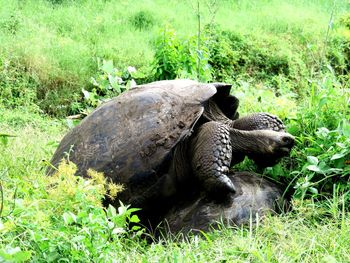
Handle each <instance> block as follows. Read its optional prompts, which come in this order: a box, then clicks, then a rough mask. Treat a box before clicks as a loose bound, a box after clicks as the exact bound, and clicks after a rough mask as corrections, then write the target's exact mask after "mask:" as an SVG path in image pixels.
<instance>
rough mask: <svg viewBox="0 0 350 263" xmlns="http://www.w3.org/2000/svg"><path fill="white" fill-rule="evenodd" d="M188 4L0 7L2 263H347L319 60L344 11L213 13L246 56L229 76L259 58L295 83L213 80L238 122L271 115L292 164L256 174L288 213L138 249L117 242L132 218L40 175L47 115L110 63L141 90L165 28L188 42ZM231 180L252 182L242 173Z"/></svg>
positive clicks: (97, 187)
mask: <svg viewBox="0 0 350 263" xmlns="http://www.w3.org/2000/svg"><path fill="white" fill-rule="evenodd" d="M195 2H196V1H165V0H155V1H151V0H147V1H117V0H110V1H103V0H98V1H92V0H75V1H74V0H62V1H54V0H53V1H49V0H40V1H35V0H28V1H5V0H0V39H1V41H0V183H1V187H2V189H3V191H2V192H3V195H4V199H3V202H4V206H3V209H2V212H1V214H0V261H1V262H2V261H6V260H7V261H10V262H11V261H12V262H21V261H32V262H57V261H66V262H349V261H350V253H349V251H350V217H349V209H348V207H349V204H350V195H349V192H350V180H349V175H350V165H349V164H348V162H349V160H350V123H349V116H350V86H349V85H350V84H349V83H350V82H349V81H348V76H347V75H346V74H344V72H343V75H339V72H337V71H336V72H334V71H333V68H332V67H331V65H333V64H332V63H331V61H327V60H325V55H326V51H328V49H330V50H331V51H332V52H333V53H334V54H340V51H341V49H342V48H344V46H345V47H346V45H349V43H350V40H349V41H348V42H346V41H345V42H340V44H334V45H333V44H332V45H330V43H326V32H327V27H328V22H329V20H330V18H331V13H332V11H334V14H333V15H334V17H333V19H334V21H335V22H336V23H335V26H334V27H333V28H331V30H330V32H329V33H330V36H332V35H333V34H336V33H337V27H338V25H339V24H338V23H337V21H338V20H337V18H339V17H340V16H341V15H342V14H343V13H344V12H346V11H349V4H348V3H347V1H326V0H322V1H316V0H309V1H307V0H294V1H292V0H284V1H277V0H263V1H233V0H226V1H220V4H219V5H218V9H217V11H216V13H215V20H216V22H217V23H218V24H219V25H220V27H221V29H222V30H228V31H230V32H233V33H234V36H242V38H241V39H242V43H243V44H244V45H247V46H248V47H249V48H247V49H244V48H243V49H242V50H240V52H242V53H240V55H239V56H245V55H246V56H251V60H250V62H249V63H251V64H248V66H247V67H246V68H241V70H243V71H249V70H250V69H251V68H254V67H255V66H257V65H255V64H254V63H260V62H261V61H259V57H258V56H260V55H261V56H262V60H264V59H266V58H268V59H271V61H272V62H276V61H275V60H277V62H281V61H282V62H286V61H287V62H288V63H292V64H288V66H289V65H292V66H291V67H289V68H291V69H296V70H295V72H292V73H291V74H290V76H292V74H293V77H292V78H288V76H284V75H274V76H272V77H271V76H270V77H271V78H270V79H268V80H266V79H259V78H256V76H257V75H254V74H250V72H243V74H241V75H238V76H227V79H226V80H227V81H230V82H232V83H233V93H234V94H235V95H236V96H237V97H238V98H239V99H240V101H241V106H240V109H239V111H240V113H242V115H244V114H245V113H249V112H256V111H267V112H270V113H273V114H276V115H278V116H279V117H280V118H282V119H283V121H284V122H285V123H286V125H287V129H288V131H289V132H290V133H292V134H293V135H295V136H296V142H297V143H296V146H295V148H294V150H293V151H292V154H291V157H290V158H285V159H284V160H283V162H281V163H280V164H278V165H276V166H275V167H273V168H268V169H265V170H264V171H263V173H264V175H265V176H268V177H270V178H272V179H274V180H278V181H283V182H286V183H290V185H289V192H290V193H291V194H293V198H292V204H293V206H292V210H291V211H290V212H289V213H287V214H282V215H278V216H269V217H267V218H265V219H264V220H262V221H260V222H259V224H257V225H254V226H246V227H242V228H235V227H228V226H222V227H221V228H220V229H218V230H215V231H211V232H208V233H204V234H203V235H199V236H190V237H187V238H183V237H182V236H174V235H169V236H168V235H165V236H164V237H162V238H160V239H159V240H155V241H154V242H153V243H147V242H146V241H145V240H144V239H142V238H140V236H139V233H138V232H137V231H126V229H127V225H128V222H129V221H133V220H134V221H135V220H137V219H136V218H132V217H131V216H130V215H129V212H130V211H131V210H128V209H126V210H125V207H124V210H120V211H114V210H113V208H108V209H107V210H106V211H107V213H105V212H104V209H103V208H102V206H101V203H100V199H99V197H101V196H102V195H103V189H104V188H103V186H102V185H101V184H100V183H96V182H94V181H83V180H80V179H77V178H76V177H72V176H71V175H72V169H73V168H72V167H70V166H69V167H65V168H64V167H63V170H62V171H61V176H59V177H57V178H56V177H55V178H48V177H47V176H46V175H45V169H46V167H47V162H48V161H49V160H50V158H51V156H52V154H53V152H54V151H55V149H56V147H57V144H58V143H59V141H60V139H61V138H62V136H63V135H64V134H65V133H66V132H67V131H68V130H69V128H70V127H71V126H72V123H71V122H70V121H68V120H65V119H57V118H53V117H49V116H48V115H46V114H47V113H49V114H51V115H61V116H64V115H66V114H67V113H69V112H71V107H72V106H71V105H72V104H74V103H76V104H75V105H79V103H80V102H81V96H82V94H81V88H86V87H87V86H88V85H89V80H90V77H95V78H97V79H98V80H99V81H101V83H102V82H103V76H104V75H103V74H104V72H101V71H98V65H97V60H98V58H103V59H106V60H113V63H114V66H115V67H117V68H118V69H120V70H123V68H124V67H126V66H129V65H132V66H135V67H136V68H137V69H138V71H139V72H141V75H142V74H144V75H145V76H144V77H145V79H147V78H148V77H149V76H150V75H152V74H151V70H152V65H151V63H152V61H153V58H154V52H155V50H154V46H153V45H154V41H155V39H156V38H157V37H158V36H159V34H161V33H160V32H161V30H162V29H164V27H165V25H166V24H168V25H170V26H171V27H172V28H173V29H174V30H175V31H176V34H177V36H178V37H179V39H183V38H187V37H188V36H193V35H195V34H196V32H197V20H196V10H195V6H194V4H195ZM209 2H210V1H201V2H200V3H201V6H200V7H201V12H202V24H203V25H204V24H206V23H209V22H210V21H211V19H212V18H213V15H214V13H212V12H210V10H209V8H208V6H207V3H209ZM334 3H335V4H336V5H335V6H334ZM214 9H215V8H214ZM143 20H145V21H146V22H144V23H143V22H142V21H143ZM140 21H141V22H140ZM221 42H224V40H223V41H221ZM234 43H235V44H240V43H241V42H239V41H238V42H234ZM219 47H220V46H219ZM221 48H222V47H221ZM224 48H225V46H224ZM223 50H225V49H223ZM226 51H227V50H226ZM235 51H237V50H235ZM228 52H229V51H228ZM249 52H250V53H249ZM228 54H230V53H228ZM219 55H220V54H219ZM221 55H222V54H221ZM341 56H342V55H340V58H341V59H342V58H343V57H341ZM256 57H258V58H256ZM255 58H256V59H255ZM234 59H235V58H234ZM260 59H261V58H260ZM219 60H220V57H219ZM299 62H300V63H299ZM282 64H283V63H282ZM300 65H304V66H305V67H306V68H307V70H309V72H308V73H307V74H306V75H307V76H306V75H303V74H302V73H303V72H304V69H303V68H301V69H300V70H299V68H298V67H299V66H300ZM263 66H264V65H263ZM257 68H258V69H260V68H259V66H257ZM335 68H336V67H335ZM262 69H264V67H262ZM258 73H259V72H258ZM101 83H100V84H101ZM299 84H301V86H300V87H299V90H298V89H296V87H295V86H296V85H299ZM77 102H79V103H77ZM238 168H239V169H242V170H254V169H255V167H254V166H252V164H251V163H250V162H248V161H245V162H244V163H242V164H240V165H239V166H238ZM111 222H113V223H114V224H113V225H112V224H111Z"/></svg>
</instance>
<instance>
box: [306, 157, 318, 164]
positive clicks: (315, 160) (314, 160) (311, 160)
mask: <svg viewBox="0 0 350 263" xmlns="http://www.w3.org/2000/svg"><path fill="white" fill-rule="evenodd" d="M307 162H308V163H309V164H312V165H317V164H318V158H317V157H315V156H307Z"/></svg>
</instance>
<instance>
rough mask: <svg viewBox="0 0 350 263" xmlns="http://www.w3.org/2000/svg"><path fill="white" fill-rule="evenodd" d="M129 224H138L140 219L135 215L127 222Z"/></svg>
mask: <svg viewBox="0 0 350 263" xmlns="http://www.w3.org/2000/svg"><path fill="white" fill-rule="evenodd" d="M129 221H130V222H131V223H138V222H140V219H139V217H138V216H137V215H133V216H132V217H131V218H130V220H129Z"/></svg>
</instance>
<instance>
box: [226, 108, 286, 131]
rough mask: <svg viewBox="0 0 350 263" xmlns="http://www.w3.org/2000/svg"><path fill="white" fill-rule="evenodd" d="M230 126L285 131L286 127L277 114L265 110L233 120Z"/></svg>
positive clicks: (248, 129)
mask: <svg viewBox="0 0 350 263" xmlns="http://www.w3.org/2000/svg"><path fill="white" fill-rule="evenodd" d="M230 127H231V128H233V129H238V130H245V131H252V130H272V131H276V132H284V131H285V129H286V127H285V126H284V124H283V122H282V121H281V120H280V118H278V117H277V116H275V115H272V114H270V113H265V112H257V113H252V114H250V115H247V116H244V117H242V118H239V119H237V120H234V121H232V122H231V124H230Z"/></svg>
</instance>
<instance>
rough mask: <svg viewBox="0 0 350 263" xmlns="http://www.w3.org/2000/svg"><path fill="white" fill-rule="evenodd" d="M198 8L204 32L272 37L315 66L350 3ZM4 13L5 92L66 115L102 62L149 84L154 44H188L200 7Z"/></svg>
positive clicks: (41, 7) (25, 7)
mask: <svg viewBox="0 0 350 263" xmlns="http://www.w3.org/2000/svg"><path fill="white" fill-rule="evenodd" d="M200 3H201V4H200V11H201V15H202V16H201V19H202V25H203V26H204V25H205V24H208V23H210V22H211V21H213V20H214V21H216V23H217V24H218V25H220V26H221V27H222V28H223V29H226V30H230V31H234V32H240V33H243V34H247V33H249V34H252V35H254V36H255V38H256V39H257V42H260V43H263V42H266V43H267V44H268V43H269V42H270V41H269V39H273V38H274V39H275V40H277V43H275V48H273V49H274V50H276V52H277V51H278V47H290V46H294V47H297V48H296V50H295V51H293V52H295V54H297V53H303V52H304V51H303V50H306V53H311V54H313V53H315V54H313V56H314V57H315V58H316V59H319V57H320V56H321V55H322V54H318V53H319V52H320V51H322V48H320V46H322V45H323V43H324V41H325V34H326V31H327V25H328V21H329V19H330V16H331V13H332V10H334V11H335V12H334V19H335V20H336V19H337V18H338V17H339V16H340V15H341V14H343V13H344V12H345V11H346V10H347V8H348V5H347V3H346V1H337V2H336V5H335V6H333V2H332V1H325V0H324V1H304V0H298V1H289V0H285V1H283V2H281V1H277V0H269V1H267V0H266V1H233V0H226V1H220V4H216V5H215V4H214V5H210V3H211V1H207V0H205V1H204V0H203V1H201V2H200ZM0 6H1V9H0V17H1V19H0V25H1V27H0V28H1V29H0V38H1V45H0V70H1V71H3V72H4V71H6V72H5V73H4V74H6V75H8V76H9V79H8V81H7V82H6V83H7V85H10V86H14V85H17V86H20V87H21V88H22V89H24V88H26V90H27V91H28V92H31V93H32V94H33V97H31V99H32V100H34V101H35V102H36V104H38V105H40V107H41V109H42V110H44V111H45V112H47V113H49V114H54V115H60V116H62V115H65V114H67V113H68V112H72V110H71V104H72V103H74V102H75V101H78V100H80V99H81V97H82V93H81V89H82V88H85V87H86V86H88V85H89V80H90V77H92V76H95V74H96V71H97V59H98V58H103V59H107V60H109V59H111V60H113V61H114V65H116V67H117V68H119V69H124V68H125V67H127V66H129V65H131V66H135V67H136V68H137V69H138V71H140V72H142V73H143V74H145V75H147V76H148V77H149V76H151V75H152V68H151V64H152V61H153V56H154V47H153V44H154V41H155V39H156V37H157V36H158V35H159V32H160V30H162V29H163V28H164V27H165V25H170V26H171V27H172V28H174V30H175V31H176V32H177V34H178V35H180V36H182V37H188V36H191V35H195V34H196V32H197V20H196V19H197V18H196V15H195V14H196V9H195V1H181V2H178V1H164V0H156V1H142V3H141V2H139V3H137V4H135V3H134V2H132V1H116V0H114V1H102V0H99V1H81V0H75V1H73V0H63V1H48V0H39V1H36V0H29V1H6V0H1V1H0ZM140 14H147V15H146V16H143V17H142V15H141V16H140ZM179 14H181V15H179ZM138 16H139V19H141V20H140V21H143V20H144V21H145V23H148V22H147V21H152V23H150V24H149V25H148V26H147V27H146V28H139V27H137V26H135V23H134V22H133V21H135V20H133V19H135V17H138ZM73 17H74V19H72V18H73ZM142 19H143V20H142ZM139 23H142V22H139ZM273 36H275V37H273ZM276 36H277V38H276ZM260 37H262V39H260ZM272 44H273V43H272ZM276 47H277V48H276ZM283 49H285V48H283ZM288 49H289V48H287V51H288ZM273 52H275V51H273ZM288 52H289V51H288ZM303 56H304V55H303ZM18 74H20V75H21V76H22V77H21V79H19V78H18ZM14 78H16V79H17V81H14V80H13V79H14ZM28 87H30V88H28ZM69 93H70V94H71V96H67V95H66V94H69ZM13 96H14V97H16V94H14V95H13ZM9 97H10V98H11V96H9ZM21 103H22V104H23V102H21ZM52 105H55V106H52ZM58 105H60V106H61V107H58Z"/></svg>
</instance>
